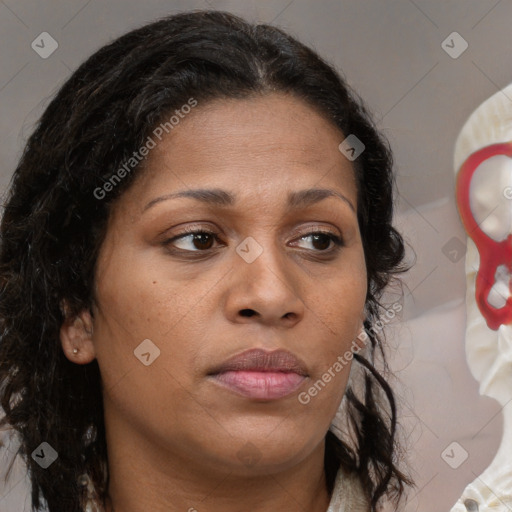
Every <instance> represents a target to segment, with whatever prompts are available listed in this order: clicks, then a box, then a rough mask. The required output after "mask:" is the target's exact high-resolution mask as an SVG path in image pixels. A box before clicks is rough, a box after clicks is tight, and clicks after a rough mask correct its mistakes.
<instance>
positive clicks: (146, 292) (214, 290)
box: [64, 94, 367, 474]
mask: <svg viewBox="0 0 512 512" xmlns="http://www.w3.org/2000/svg"><path fill="white" fill-rule="evenodd" d="M347 135H348V134H347ZM344 138H345V135H344V134H342V133H341V132H340V131H338V130H337V129H336V128H335V127H333V126H332V125H331V124H330V123H329V122H328V121H326V120H325V119H324V118H323V117H321V116H320V115H319V114H318V113H317V112H316V111H315V110H313V109H311V108H310V107H309V106H307V105H306V104H305V103H303V102H302V101H300V100H298V99H296V98H293V97H290V96H287V95H284V94H271V95H268V96H265V97H258V98H254V99H245V100H215V101H213V102H209V103H207V104H205V105H201V103H199V104H198V106H197V107H196V108H195V109H193V110H192V112H191V113H190V114H188V115H187V116H185V117H184V118H183V119H181V120H180V122H179V124H178V125H177V126H175V127H174V128H173V130H172V131H171V132H170V133H169V134H168V135H166V136H165V137H164V138H163V139H162V140H161V141H160V142H158V144H157V146H156V147H155V148H154V149H152V150H151V152H150V154H149V155H148V160H147V169H146V170H145V172H144V173H143V174H141V175H140V176H138V177H137V179H136V181H135V182H134V184H133V185H132V186H131V187H130V188H129V189H128V190H127V191H126V192H125V193H124V194H123V195H122V196H121V197H120V200H119V201H118V202H117V204H116V206H115V208H114V209H113V211H112V214H111V217H110V219H109V224H108V231H107V235H106V239H105V240H104V243H103V245H102V247H101V250H100V255H99V258H98V262H97V268H96V277H95V290H96V298H97V305H96V306H95V307H94V309H93V317H92V318H93V320H92V328H93V329H92V335H91V338H90V343H89V342H86V343H84V344H82V346H81V349H80V350H81V352H80V355H79V356H78V357H79V362H81V363H85V362H88V361H89V360H92V359H93V358H94V357H96V358H97V360H98V364H99V367H100V371H101V376H102V380H103V385H104V408H105V421H106V427H107V441H108V442H115V440H116V439H118V440H119V439H124V440H126V441H127V442H130V443H132V444H131V445H130V446H131V448H130V450H132V449H133V452H134V453H135V452H137V450H139V449H141V450H142V448H140V447H144V448H143V449H144V450H145V451H146V452H145V453H148V452H147V451H148V450H149V451H152V453H153V455H152V457H159V456H160V455H165V457H166V459H165V460H169V455H172V456H173V457H174V458H173V459H172V460H175V461H180V463H186V464H190V463H191V461H198V462H199V463H200V466H201V467H202V468H203V469H207V470H212V469H214V470H220V469H222V468H224V469H225V470H228V471H232V470H236V471H237V472H238V473H240V472H242V473H244V472H245V473H247V474H249V473H254V472H268V471H270V470H279V469H284V468H287V467H290V468H291V467H292V466H293V465H295V464H297V463H299V462H300V461H302V460H304V459H305V458H306V457H308V456H311V455H312V454H313V453H315V452H316V453H318V451H319V450H320V451H321V450H323V443H322V442H323V439H324V437H325V434H326V432H327V430H328V428H329V425H330V423H331V421H332V419H333V417H334V415H335V413H336V410H337V409H338V406H339V404H340V401H341V399H342V396H343V394H344V390H345V386H346V382H347V378H348V376H349V370H350V357H348V358H347V357H346V356H345V354H346V352H347V351H350V350H351V346H352V342H353V340H354V339H355V338H356V337H357V335H358V333H359V332H360V329H361V325H362V320H363V307H364V302H365V295H366V288H367V286H366V285H367V282H366V271H365V260H364V253H363V247H362V242H361V236H360V232H359V226H358V222H357V215H356V210H357V202H356V198H357V192H356V183H355V177H354V172H353V168H352V164H351V162H350V161H348V160H347V159H346V158H345V157H344V156H343V154H342V153H340V151H339V149H338V145H339V144H340V142H342V141H343V139H344ZM199 189H202V190H206V189H208V190H211V191H214V192H202V193H201V194H198V193H196V192H195V193H194V197H193V196H192V192H194V191H197V190H199ZM311 189H324V190H329V191H330V194H325V193H323V192H322V193H320V192H316V193H312V192H310V193H307V194H305V193H304V192H305V191H308V190H311ZM182 192H186V193H187V194H190V195H189V196H185V195H182V196H178V195H177V194H181V193H182ZM228 196H229V197H230V198H231V199H230V200H229V201H228V200H227V198H228ZM290 197H294V198H295V200H293V201H291V202H289V198H290ZM301 197H302V199H303V200H300V198H301ZM187 230H194V231H200V232H203V234H202V235H196V236H194V235H191V234H187ZM319 231H321V232H322V233H326V234H327V235H320V236H315V235H313V233H318V232H319ZM208 233H213V234H208ZM329 235H332V237H334V240H336V237H338V238H340V239H341V240H342V244H341V245H337V244H336V243H334V242H333V241H331V239H330V238H329ZM84 315H85V317H84V318H86V319H87V318H90V317H88V316H87V313H84ZM86 322H87V320H86ZM65 336H66V334H65V332H64V337H65ZM255 348H258V349H263V350H264V351H268V352H272V351H276V350H278V349H279V350H286V351H288V352H290V353H291V354H293V355H294V356H295V357H296V358H298V360H299V361H300V364H302V373H301V371H300V370H299V369H297V368H296V369H295V370H296V372H291V373H290V372H287V371H281V372H279V371H278V369H275V368H274V371H273V372H268V371H267V372H264V371H263V370H262V368H253V369H252V370H255V369H259V370H260V371H259V372H256V371H251V368H248V367H249V366H250V364H253V363H254V361H252V362H251V360H249V361H248V360H245V363H247V365H248V366H246V367H244V368H245V371H242V370H240V369H238V371H234V370H233V368H232V369H231V371H229V372H228V371H227V370H226V372H224V373H221V374H217V375H212V372H215V370H216V369H218V368H219V367H220V366H221V365H222V364H223V363H224V362H225V361H226V360H227V359H228V358H231V357H232V356H236V355H238V354H241V353H242V352H245V351H247V350H249V349H255ZM88 355H89V356H88ZM80 358H81V359H80ZM70 359H72V360H74V361H75V362H77V360H76V357H75V356H72V355H71V356H70ZM340 361H342V362H340ZM261 362H262V361H260V363H261ZM249 363H250V364H249ZM336 363H338V364H336ZM287 364H288V362H287V361H285V360H284V359H283V360H280V363H279V364H278V366H279V365H280V366H281V370H283V369H284V370H290V369H291V367H287V368H282V367H283V366H285V367H286V366H287ZM340 367H341V368H340ZM266 370H269V368H266ZM264 373H267V375H264ZM315 383H316V386H315ZM310 390H312V391H310ZM130 453H131V452H130ZM322 453H323V452H322ZM127 456H128V452H127Z"/></svg>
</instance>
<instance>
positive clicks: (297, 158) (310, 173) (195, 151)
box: [136, 93, 356, 203]
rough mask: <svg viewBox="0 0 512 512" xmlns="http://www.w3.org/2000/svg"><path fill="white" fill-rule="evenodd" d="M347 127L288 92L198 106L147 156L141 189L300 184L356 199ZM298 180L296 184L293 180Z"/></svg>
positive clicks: (252, 190) (259, 191) (250, 191)
mask: <svg viewBox="0 0 512 512" xmlns="http://www.w3.org/2000/svg"><path fill="white" fill-rule="evenodd" d="M344 138H345V136H344V134H343V133H342V132H341V130H339V129H338V128H337V127H336V126H335V125H334V124H333V123H331V122H330V121H329V120H328V119H326V118H325V116H323V115H321V114H320V113H319V112H318V111H317V110H316V109H314V108H313V107H311V106H310V105H308V104H307V103H305V102H304V101H302V100H300V99H298V98H296V97H294V96H292V95H288V94H284V93H279V94H278V93H272V94H269V95H266V96H253V97H250V98H246V99H216V100H212V101H208V102H206V103H205V104H201V102H198V105H197V106H196V107H195V108H194V109H193V110H192V111H191V112H190V113H189V114H187V115H184V116H183V117H182V118H181V119H180V121H179V123H178V124H176V125H175V126H174V127H173V129H172V130H171V131H170V132H169V133H168V134H166V135H164V136H163V137H162V139H161V140H160V141H157V144H156V147H155V148H154V149H153V150H152V151H151V153H150V154H149V156H148V159H147V165H146V170H145V171H144V173H143V175H142V176H141V179H140V180H138V181H139V184H138V186H137V187H136V189H137V190H136V193H137V195H139V196H143V197H141V199H143V200H150V199H151V198H150V197H149V198H148V196H150V195H151V194H154V193H155V191H158V192H162V191H165V192H171V191H172V190H170V189H173V188H174V189H178V188H179V189H185V188H192V187H196V186H197V185H198V184H200V185H201V186H208V185H210V186H212V187H220V188H224V189H228V190H235V189H238V190H239V192H240V194H237V195H243V193H244V192H245V193H246V195H247V196H249V195H251V196H253V197H254V196H255V194H256V195H257V196H259V197H263V196H264V197H267V198H270V197H272V196H273V195H277V191H278V190H279V191H281V192H282V191H283V190H284V189H288V190H292V189H295V188H300V187H313V186H317V187H326V186H330V187H337V188H338V189H341V190H343V192H344V194H345V195H349V196H352V198H353V200H354V203H355V201H356V185H355V176H354V171H353V168H352V164H351V162H349V161H348V160H347V159H346V158H345V157H344V156H343V154H342V153H341V152H340V151H339V149H338V146H339V144H340V143H341V142H342V141H343V139H344ZM294 185H296V186H294Z"/></svg>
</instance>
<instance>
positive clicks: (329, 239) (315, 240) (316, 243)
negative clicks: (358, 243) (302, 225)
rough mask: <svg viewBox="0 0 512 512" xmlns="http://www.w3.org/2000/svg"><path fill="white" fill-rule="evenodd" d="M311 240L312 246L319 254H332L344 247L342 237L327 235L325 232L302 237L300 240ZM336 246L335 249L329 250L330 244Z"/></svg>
mask: <svg viewBox="0 0 512 512" xmlns="http://www.w3.org/2000/svg"><path fill="white" fill-rule="evenodd" d="M308 238H309V239H311V245H312V246H313V249H314V250H315V251H318V252H330V251H331V250H332V251H334V250H336V249H337V248H339V247H340V246H342V245H343V241H342V239H341V238H340V237H338V236H336V235H334V234H333V233H327V232H323V231H316V232H314V233H309V234H307V235H303V236H301V237H300V240H306V239H308ZM331 243H332V244H334V246H333V247H331V248H329V246H330V244H331Z"/></svg>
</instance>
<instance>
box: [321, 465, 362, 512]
mask: <svg viewBox="0 0 512 512" xmlns="http://www.w3.org/2000/svg"><path fill="white" fill-rule="evenodd" d="M370 510H371V509H370V504H369V502H368V499H367V498H366V496H365V494H364V492H363V488H362V486H361V481H360V480H359V478H358V477H357V476H356V475H349V474H347V473H346V472H344V471H343V470H342V469H339V470H338V474H337V475H336V480H335V482H334V489H333V492H332V497H331V502H330V503H329V508H328V509H327V511H326V512H370Z"/></svg>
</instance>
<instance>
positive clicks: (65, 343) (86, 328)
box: [60, 305, 96, 364]
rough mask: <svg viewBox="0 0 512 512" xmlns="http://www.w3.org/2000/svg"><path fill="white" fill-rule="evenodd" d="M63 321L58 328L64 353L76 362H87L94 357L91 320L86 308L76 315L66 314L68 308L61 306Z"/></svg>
mask: <svg viewBox="0 0 512 512" xmlns="http://www.w3.org/2000/svg"><path fill="white" fill-rule="evenodd" d="M62 311H63V313H64V321H63V323H62V326H61V328H60V342H61V345H62V350H63V351H64V355H65V356H66V357H67V358H68V359H69V360H70V361H71V362H72V363H76V364H87V363H90V362H91V361H93V360H94V359H95V357H96V351H95V349H94V343H93V340H92V338H93V320H92V316H91V313H90V312H89V311H88V310H85V309H84V310H83V311H81V312H80V313H79V314H78V315H77V316H75V317H70V316H68V314H67V313H68V308H67V307H66V305H63V306H62Z"/></svg>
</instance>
